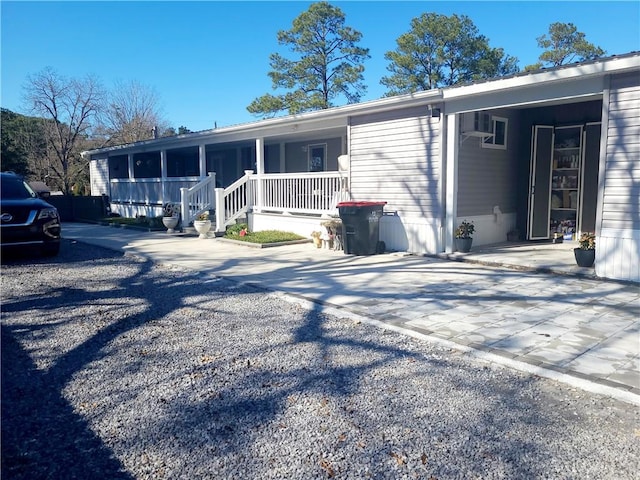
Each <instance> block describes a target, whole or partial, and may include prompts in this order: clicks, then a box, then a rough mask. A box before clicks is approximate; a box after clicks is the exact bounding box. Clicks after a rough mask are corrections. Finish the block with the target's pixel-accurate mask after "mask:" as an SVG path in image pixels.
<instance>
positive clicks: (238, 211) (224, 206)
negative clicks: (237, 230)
mask: <svg viewBox="0 0 640 480" xmlns="http://www.w3.org/2000/svg"><path fill="white" fill-rule="evenodd" d="M252 174H253V170H245V171H244V176H243V177H240V178H239V179H238V180H236V181H235V182H233V183H232V184H231V185H229V186H228V187H227V188H216V190H215V191H216V232H224V231H225V230H226V227H227V225H231V224H233V223H234V222H235V221H236V220H237V219H238V218H240V217H241V216H243V215H245V214H246V213H247V211H248V210H249V206H250V205H253V199H254V198H255V195H254V193H253V192H252V191H251V188H250V187H251V184H250V182H249V179H250V178H251V175H252Z"/></svg>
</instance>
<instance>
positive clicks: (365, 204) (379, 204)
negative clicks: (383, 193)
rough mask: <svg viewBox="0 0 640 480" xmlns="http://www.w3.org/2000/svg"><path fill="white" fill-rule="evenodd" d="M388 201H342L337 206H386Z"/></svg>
mask: <svg viewBox="0 0 640 480" xmlns="http://www.w3.org/2000/svg"><path fill="white" fill-rule="evenodd" d="M386 204H387V202H340V203H338V204H337V205H336V207H338V208H340V207H377V206H384V205H386Z"/></svg>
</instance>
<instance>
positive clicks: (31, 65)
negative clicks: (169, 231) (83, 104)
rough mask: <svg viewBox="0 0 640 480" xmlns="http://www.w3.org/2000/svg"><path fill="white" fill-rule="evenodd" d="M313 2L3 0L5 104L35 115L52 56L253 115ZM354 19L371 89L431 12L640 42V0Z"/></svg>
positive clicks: (620, 45)
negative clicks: (277, 58) (26, 97)
mask: <svg viewBox="0 0 640 480" xmlns="http://www.w3.org/2000/svg"><path fill="white" fill-rule="evenodd" d="M311 3H312V2H299V1H282V2H274V1H258V2H245V1H235V2H216V1H200V2H162V1H143V2H131V1H122V2H72V1H67V2H28V1H20V2H11V1H5V0H2V1H1V3H0V15H1V22H2V23H1V25H2V31H1V40H2V47H1V67H2V68H1V77H0V79H1V82H2V83H1V91H0V103H1V106H2V107H3V108H8V109H10V110H13V111H15V112H19V113H24V114H28V113H29V112H28V111H26V109H25V106H24V102H23V101H22V94H23V88H22V87H23V85H24V83H25V82H26V79H27V76H28V75H30V74H34V73H37V72H39V71H40V70H42V69H43V68H44V67H47V66H51V67H53V68H54V69H55V70H56V71H58V72H59V73H60V74H62V75H65V76H70V77H73V76H84V75H86V74H94V75H96V76H98V77H99V78H100V79H101V80H102V82H103V83H104V85H105V87H107V88H110V87H112V86H113V83H114V81H116V80H123V81H129V80H136V81H138V82H141V83H143V84H145V85H148V86H150V87H152V88H154V89H155V90H156V91H157V92H158V94H159V97H160V100H161V110H162V113H163V115H164V117H166V118H167V120H168V121H169V123H170V124H171V125H172V126H174V127H175V128H177V127H179V126H181V125H184V126H186V127H187V128H189V129H191V130H194V131H198V130H205V129H208V128H213V126H214V123H217V125H218V126H226V125H234V124H237V123H244V122H250V121H254V120H256V117H255V116H253V115H251V114H250V113H249V112H247V110H246V107H247V105H249V103H251V101H252V100H254V99H255V98H256V97H259V96H261V95H263V94H265V93H271V92H272V90H271V81H270V79H269V77H268V76H267V73H268V71H269V55H270V54H271V53H274V52H279V53H281V54H282V55H284V56H287V55H288V52H287V51H286V50H283V49H282V47H280V46H279V45H278V43H277V40H276V34H277V32H278V31H279V30H288V29H290V28H291V24H292V21H293V19H294V18H295V17H297V16H298V15H299V14H300V13H302V12H303V11H305V10H307V9H308V7H309V5H310V4H311ZM331 3H332V4H333V5H335V6H337V7H339V8H340V9H342V11H343V12H344V13H345V15H346V24H347V25H348V26H350V27H352V28H354V29H356V30H358V31H360V32H361V33H362V34H363V39H362V41H361V43H360V45H361V46H363V47H366V48H369V49H370V54H371V58H370V59H369V60H368V61H367V62H366V63H365V67H366V70H365V83H366V84H367V86H368V92H367V95H366V97H364V98H363V100H374V99H377V98H380V97H381V96H383V94H384V92H385V88H384V87H383V86H382V85H380V78H381V77H383V76H384V75H386V74H387V71H386V66H387V61H386V60H385V59H384V54H385V52H387V51H390V50H393V49H395V47H396V39H397V38H398V37H399V36H400V35H401V34H403V33H405V32H407V31H408V30H409V29H410V22H411V19H412V18H415V17H417V16H419V15H420V14H422V13H425V12H436V13H440V14H445V15H451V14H453V13H457V14H464V15H467V16H469V17H470V18H471V19H472V20H473V22H474V23H475V25H476V26H477V27H478V29H479V31H480V33H482V34H483V35H485V36H486V37H488V38H489V41H490V44H491V46H493V47H502V48H504V50H505V51H506V53H508V54H510V55H512V56H515V57H517V58H518V59H519V66H520V68H523V67H524V66H525V65H528V64H531V63H535V62H536V60H537V58H538V56H539V55H540V53H541V50H540V49H539V48H538V46H537V43H536V38H537V37H539V36H540V35H543V34H544V33H547V31H548V28H549V24H551V23H553V22H571V23H574V24H575V25H576V26H577V28H578V30H579V31H581V32H584V33H585V34H586V36H587V40H589V41H590V42H592V43H594V44H596V45H598V46H600V47H602V48H604V49H605V50H606V51H607V53H608V54H611V55H613V54H621V53H628V52H631V51H638V50H640V2H639V1H637V0H635V1H623V2H600V1H581V2H577V1H573V2H555V1H538V2H524V1H498V2H488V1H473V2H456V1H435V2H434V1H431V2H422V1H408V2H402V1H400V2H389V1H347V2H340V1H337V2H331Z"/></svg>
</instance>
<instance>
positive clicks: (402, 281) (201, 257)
mask: <svg viewBox="0 0 640 480" xmlns="http://www.w3.org/2000/svg"><path fill="white" fill-rule="evenodd" d="M63 231H64V233H63V235H64V237H66V238H70V239H76V240H79V241H83V242H87V243H92V244H96V245H102V246H105V247H108V248H113V249H117V250H122V251H125V252H130V253H132V254H135V255H140V256H144V257H147V258H150V259H152V260H154V261H156V262H159V263H166V264H174V265H180V266H184V267H188V268H193V269H197V270H199V271H201V272H202V273H203V275H216V276H222V277H226V278H230V279H234V280H236V281H240V282H251V283H254V284H257V285H261V286H264V287H266V288H269V289H272V290H275V291H279V292H284V293H287V294H290V295H294V296H297V297H298V298H303V299H307V300H311V301H313V302H316V303H318V304H321V305H323V306H325V307H326V308H333V309H334V311H335V313H339V314H340V313H342V314H351V315H360V316H362V317H365V318H366V319H368V320H372V321H376V322H380V323H381V324H382V325H383V326H385V327H386V328H392V329H396V330H400V331H402V332H403V333H407V334H410V335H415V336H426V337H428V338H430V339H432V340H437V341H441V342H447V343H450V344H451V345H452V346H454V347H455V348H460V349H462V350H464V351H469V352H471V353H472V354H475V355H481V356H484V357H486V358H489V359H490V360H494V361H498V362H501V363H504V364H507V365H510V366H512V367H515V368H520V369H524V370H527V371H531V372H533V373H537V374H540V375H543V376H547V377H551V378H557V379H559V380H562V381H569V382H570V383H571V382H572V383H575V384H576V385H577V386H580V387H581V388H586V389H588V390H591V391H598V392H601V393H605V394H610V395H612V396H616V397H618V398H620V399H623V400H626V401H630V402H633V403H640V286H638V285H637V284H625V283H618V282H608V281H602V280H595V279H589V278H580V277H571V276H561V275H553V274H540V273H533V272H524V271H518V270H510V269H505V268H496V267H489V266H484V265H478V264H471V263H462V262H453V261H447V260H442V259H438V258H430V257H422V256H412V255H403V254H383V255H372V256H362V257H360V256H352V255H344V253H343V252H340V251H337V252H336V251H331V250H323V249H316V248H314V247H313V246H312V245H311V244H303V245H291V246H286V247H275V248H268V249H256V248H249V247H245V246H237V245H234V244H230V243H228V242H225V241H222V240H220V239H205V240H202V239H198V238H197V237H188V236H187V237H185V236H171V235H168V234H166V233H149V232H139V231H134V230H129V229H122V228H112V227H102V226H96V225H88V224H65V225H64V226H63Z"/></svg>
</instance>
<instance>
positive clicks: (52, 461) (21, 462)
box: [1, 326, 133, 480]
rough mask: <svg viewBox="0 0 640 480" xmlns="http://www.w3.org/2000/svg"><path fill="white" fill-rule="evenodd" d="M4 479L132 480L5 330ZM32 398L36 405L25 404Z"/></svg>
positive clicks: (3, 337) (3, 366) (3, 402)
mask: <svg viewBox="0 0 640 480" xmlns="http://www.w3.org/2000/svg"><path fill="white" fill-rule="evenodd" d="M1 335H2V337H1V339H2V477H3V478H6V479H30V480H32V479H40V478H47V479H87V478H109V479H122V480H126V479H132V478H133V477H131V475H129V474H128V473H126V472H125V471H123V466H122V464H121V463H120V461H119V460H118V459H117V458H115V457H114V456H113V454H112V452H111V450H110V449H109V448H107V447H106V446H105V445H104V443H103V442H102V440H101V439H100V437H98V436H96V435H95V434H94V433H93V432H92V431H91V429H90V428H89V426H88V425H87V423H86V422H85V421H84V420H83V419H82V418H81V417H80V416H79V415H77V414H76V413H74V411H73V408H72V407H71V406H70V405H69V403H68V402H67V401H66V400H65V399H64V398H63V397H62V395H61V392H60V389H59V387H58V385H56V384H51V383H49V382H48V381H47V380H46V379H45V376H44V375H43V374H42V373H41V372H39V371H38V369H37V368H36V367H35V365H34V364H33V362H32V361H31V359H30V357H29V355H27V354H26V353H25V352H24V350H23V349H22V348H21V347H20V345H19V344H18V342H17V341H16V340H15V339H14V337H13V334H12V333H11V331H10V329H8V328H5V327H4V326H3V327H2V331H1ZM25 398H30V399H33V400H35V401H28V402H21V401H20V400H21V399H25Z"/></svg>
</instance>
